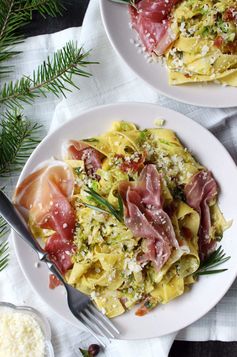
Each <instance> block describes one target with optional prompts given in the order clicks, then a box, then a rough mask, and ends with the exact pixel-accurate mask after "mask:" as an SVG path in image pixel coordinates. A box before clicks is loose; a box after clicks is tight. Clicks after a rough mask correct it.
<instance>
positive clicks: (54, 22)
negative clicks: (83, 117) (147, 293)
mask: <svg viewBox="0 0 237 357" xmlns="http://www.w3.org/2000/svg"><path fill="white" fill-rule="evenodd" d="M62 2H63V4H64V5H65V8H66V9H67V10H66V11H65V12H64V14H63V16H62V17H60V16H59V17H56V18H46V19H43V18H42V17H41V16H39V15H37V14H34V15H33V21H32V23H30V24H29V25H27V26H26V27H25V29H24V32H25V35H26V36H35V35H40V34H46V33H53V32H57V31H60V30H63V29H66V28H68V27H75V26H81V24H82V21H83V17H84V14H85V11H86V8H87V6H88V3H89V0H64V1H63V0H62ZM114 357H116V356H114ZM124 357H126V356H124ZM134 357H136V356H134ZM144 357H149V356H144ZM157 357H159V356H157ZM169 357H237V342H228V343H227V342H219V341H208V342H183V341H175V342H174V344H173V346H172V348H171V351H170V354H169Z"/></svg>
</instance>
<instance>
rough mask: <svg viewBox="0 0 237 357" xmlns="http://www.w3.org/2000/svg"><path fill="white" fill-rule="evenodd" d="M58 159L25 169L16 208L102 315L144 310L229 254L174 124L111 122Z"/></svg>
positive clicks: (207, 189)
mask: <svg viewBox="0 0 237 357" xmlns="http://www.w3.org/2000/svg"><path fill="white" fill-rule="evenodd" d="M158 124H159V123H158ZM63 156H64V160H63V161H60V160H51V161H49V162H46V163H44V165H42V166H41V167H40V168H39V169H38V170H37V171H35V172H33V173H32V174H31V175H29V176H28V177H27V178H26V179H25V180H24V181H23V182H22V183H21V184H20V185H19V186H18V188H17V190H16V194H15V204H16V205H17V207H18V209H21V210H22V212H23V213H24V215H25V217H27V221H28V224H29V227H30V229H31V231H32V233H33V235H34V237H35V238H36V239H38V238H41V239H43V241H44V249H45V251H46V252H47V253H48V255H49V257H50V259H51V260H52V261H53V262H54V263H55V264H56V266H57V267H58V269H59V270H60V271H61V273H62V274H63V275H64V277H65V279H66V281H67V282H68V283H69V284H71V285H72V286H74V287H75V288H76V289H78V290H80V291H82V292H83V293H85V294H87V295H89V296H90V297H91V299H92V300H93V301H94V303H95V304H96V306H97V307H98V308H99V309H100V310H101V311H102V312H103V313H105V314H106V315H107V316H108V317H110V318H112V317H115V316H118V315H121V314H123V313H124V312H125V311H126V310H128V309H131V308H132V307H134V306H135V305H137V304H140V306H139V308H138V310H137V311H136V314H137V315H139V316H142V315H144V314H146V313H147V312H148V311H150V310H151V309H153V308H154V307H155V306H157V305H158V304H166V303H168V302H169V301H170V300H172V299H175V298H176V297H178V296H180V295H182V294H183V293H184V292H185V291H187V290H188V289H189V288H190V286H191V285H192V284H193V283H195V282H196V280H197V277H198V274H199V273H203V272H205V269H204V266H203V263H205V261H206V260H207V258H208V259H209V260H210V256H211V255H212V254H215V259H214V260H213V261H214V266H215V267H216V266H217V265H218V264H219V263H221V262H224V261H226V260H227V259H228V257H227V258H225V259H223V256H224V255H223V254H222V252H220V250H216V245H217V241H218V240H220V239H221V238H222V235H223V231H224V230H225V229H226V228H228V226H229V223H228V222H226V220H225V219H224V217H223V215H222V213H221V211H220V209H219V207H218V203H217V200H218V186H217V183H216V181H215V179H214V177H213V175H212V173H211V172H210V171H208V169H207V168H205V167H204V166H202V165H201V164H200V163H199V162H198V161H197V160H196V159H195V158H194V157H193V155H192V154H191V153H190V152H189V150H188V149H187V148H186V147H185V146H183V145H182V143H181V142H180V140H179V139H178V137H177V136H176V134H175V133H174V132H173V131H172V130H169V129H166V128H164V127H156V128H148V129H139V128H138V127H137V126H136V125H134V124H132V123H128V122H123V121H121V122H115V123H114V124H113V126H112V128H111V130H110V131H108V132H106V133H104V134H102V135H100V136H97V137H94V138H89V139H85V140H80V141H77V140H71V141H69V142H68V143H67V144H66V145H65V146H64V148H63ZM213 252H214V253H213ZM218 261H219V263H218ZM217 263H218V264H217ZM209 266H210V262H209ZM215 272H216V268H215ZM57 284H58V282H57V281H56V280H55V277H54V276H51V278H50V287H52V288H53V287H55V286H56V285H57Z"/></svg>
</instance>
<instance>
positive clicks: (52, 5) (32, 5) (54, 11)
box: [14, 0, 65, 17]
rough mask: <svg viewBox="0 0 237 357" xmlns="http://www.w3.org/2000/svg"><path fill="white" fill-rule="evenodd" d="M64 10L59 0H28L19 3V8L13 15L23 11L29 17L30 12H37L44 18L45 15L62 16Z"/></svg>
mask: <svg viewBox="0 0 237 357" xmlns="http://www.w3.org/2000/svg"><path fill="white" fill-rule="evenodd" d="M64 9H65V8H64V6H63V4H62V3H61V2H60V1H59V0H28V1H23V2H21V5H20V7H19V8H18V9H16V10H15V11H14V13H15V14H18V13H19V12H23V11H24V12H27V13H28V15H31V14H32V11H35V10H37V11H38V12H39V13H40V14H41V16H43V17H46V15H48V16H52V17H55V16H57V15H62V10H64Z"/></svg>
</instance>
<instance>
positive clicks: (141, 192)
mask: <svg viewBox="0 0 237 357" xmlns="http://www.w3.org/2000/svg"><path fill="white" fill-rule="evenodd" d="M119 193H120V195H121V197H122V200H123V204H124V209H125V224H126V225H127V227H128V228H130V229H131V231H132V232H133V234H134V236H136V237H142V238H144V245H145V254H143V255H142V256H140V257H138V260H139V261H140V262H144V261H146V262H147V261H152V262H153V263H154V265H155V267H156V269H157V270H160V269H161V268H162V266H163V265H164V264H165V263H166V261H167V260H168V259H169V257H170V254H171V250H172V248H173V247H175V248H178V242H177V240H176V237H175V233H174V229H173V226H172V223H171V221H170V218H169V216H168V214H167V213H166V212H165V211H164V210H163V208H162V206H163V201H162V195H161V176H160V175H159V174H158V172H157V170H156V167H155V166H154V165H151V164H149V165H146V166H145V168H144V169H143V170H142V172H141V174H140V177H139V179H138V181H137V182H135V183H134V182H133V183H132V182H122V183H121V184H120V186H119Z"/></svg>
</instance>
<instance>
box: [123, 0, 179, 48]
mask: <svg viewBox="0 0 237 357" xmlns="http://www.w3.org/2000/svg"><path fill="white" fill-rule="evenodd" d="M179 1H180V0H140V1H138V2H137V3H136V7H133V6H130V7H129V12H130V17H131V23H132V26H133V28H134V29H135V30H136V31H137V33H138V34H139V38H140V40H141V42H142V43H143V45H144V46H145V48H146V50H147V52H149V53H152V52H154V53H156V54H157V55H162V54H164V53H165V52H166V50H167V49H168V48H169V46H170V45H171V44H172V43H173V42H174V40H175V38H176V35H175V34H174V33H173V31H172V29H171V26H170V21H169V16H170V14H171V11H172V10H173V8H174V6H175V5H176V4H177V3H178V2H179Z"/></svg>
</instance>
